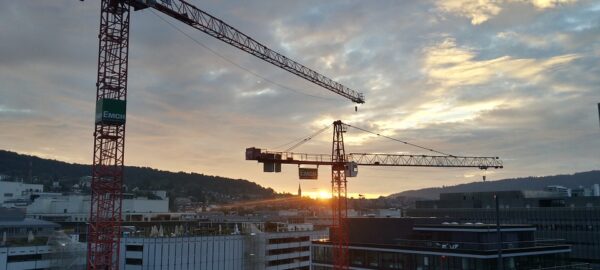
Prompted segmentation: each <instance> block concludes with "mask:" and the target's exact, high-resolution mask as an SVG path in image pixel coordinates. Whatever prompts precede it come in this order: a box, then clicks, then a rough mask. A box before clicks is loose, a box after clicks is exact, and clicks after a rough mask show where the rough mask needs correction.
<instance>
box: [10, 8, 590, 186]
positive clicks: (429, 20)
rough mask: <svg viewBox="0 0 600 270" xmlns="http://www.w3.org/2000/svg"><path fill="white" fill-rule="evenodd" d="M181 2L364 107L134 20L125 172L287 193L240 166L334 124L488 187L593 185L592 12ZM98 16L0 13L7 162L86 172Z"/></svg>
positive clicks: (386, 179) (438, 173)
mask: <svg viewBox="0 0 600 270" xmlns="http://www.w3.org/2000/svg"><path fill="white" fill-rule="evenodd" d="M189 2H191V3H192V4H195V5H197V6H198V7H199V8H200V9H203V10H204V11H206V12H208V13H210V14H212V15H214V16H216V17H218V18H221V19H222V20H224V21H225V22H227V23H229V24H230V25H232V26H234V27H236V28H237V29H239V30H240V31H242V32H244V33H246V34H247V35H249V36H251V37H253V38H254V39H256V40H257V41H259V42H261V43H263V44H265V45H267V46H268V47H270V48H272V49H274V50H275V51H278V52H280V53H282V54H284V55H286V56H288V57H290V58H292V59H294V60H296V61H298V62H300V63H302V64H304V65H306V66H308V67H311V68H313V69H315V70H317V71H319V72H320V73H322V74H324V75H326V76H329V77H331V78H333V79H334V80H336V81H338V82H340V83H342V84H344V85H346V86H348V87H350V88H352V89H355V90H358V91H360V92H363V93H364V95H365V99H366V103H365V104H362V105H360V106H358V111H357V112H355V110H354V109H355V108H354V104H352V103H351V102H349V101H348V100H345V99H344V98H342V97H339V96H337V95H335V94H333V93H331V92H328V91H327V90H324V89H322V88H319V87H318V86H316V85H314V84H311V83H310V82H307V81H305V80H303V79H301V78H298V77H296V76H294V75H292V74H289V73H287V72H285V71H283V70H280V69H278V68H276V67H274V66H271V65H270V64H268V63H265V62H262V61H261V60H259V59H256V58H254V57H253V56H250V55H248V54H246V53H244V52H242V51H239V50H238V49H236V48H233V47H230V46H229V45H227V44H225V43H222V42H220V41H218V40H216V39H214V38H212V37H210V36H207V35H205V34H204V33H201V32H199V31H197V30H194V29H192V28H190V27H188V26H187V25H184V24H182V23H179V22H176V21H174V20H172V19H168V18H167V17H166V16H165V15H162V14H160V13H159V12H153V11H152V10H150V9H146V10H142V11H137V12H134V13H133V14H132V17H131V41H130V58H129V80H128V103H127V106H128V107H127V136H126V150H125V162H126V165H135V166H147V167H153V168H158V169H163V170H170V171H185V172H198V173H204V174H209V175H219V176H226V177H232V178H243V179H248V180H251V181H254V182H256V183H258V184H261V185H263V186H268V187H272V188H274V189H275V190H276V191H279V192H293V193H295V192H296V190H297V188H298V183H299V180H298V179H297V173H298V172H297V168H296V167H295V166H284V168H283V172H282V173H278V174H274V173H263V172H262V166H261V164H258V163H256V162H251V161H245V160H244V150H245V148H247V147H252V146H255V147H260V148H267V149H271V150H284V148H285V147H284V148H283V149H282V148H276V147H277V146H281V145H284V144H286V143H289V142H290V141H293V140H295V139H300V138H304V137H306V136H308V135H310V134H312V133H314V132H315V131H317V130H319V129H321V128H323V127H325V126H327V125H330V124H331V123H332V122H333V121H334V120H337V119H340V120H342V121H344V122H346V123H349V124H352V125H354V126H358V127H361V128H365V129H368V130H372V131H374V132H377V133H381V134H384V135H387V136H390V137H394V138H398V139H402V140H406V141H409V142H411V143H415V144H419V145H424V146H427V147H430V148H433V149H436V150H439V151H442V152H446V153H451V154H454V155H477V156H499V157H501V159H502V160H503V161H504V164H505V168H504V169H502V170H489V171H487V172H486V174H487V177H488V179H489V180H498V179H504V178H511V177H521V176H543V175H553V174H564V173H574V172H579V171H587V170H594V169H600V151H599V149H600V127H599V120H598V109H597V105H596V104H597V103H599V102H600V76H599V74H600V65H599V64H600V1H577V0H464V1H457V0H443V1H442V0H440V1H435V0H424V1H421V0H420V1H383V0H380V1H379V0H378V1H309V0H306V1H281V0H263V1H253V0H252V1H248V0H247V1H216V0H207V1H200V0H190V1H189ZM99 12H100V11H99V1H90V0H88V1H85V2H79V1H73V0H53V1H0V149H5V150H11V151H16V152H19V153H25V154H33V155H38V156H41V157H45V158H53V159H58V160H62V161H67V162H76V163H88V164H89V163H91V158H92V144H93V140H92V139H93V134H92V133H93V121H94V110H95V90H96V89H95V83H96V69H97V51H98V40H97V35H98V21H99ZM159 17H160V18H159ZM161 18H163V19H165V20H167V21H169V22H171V23H172V24H174V25H175V26H176V27H177V28H178V29H179V30H183V31H184V32H185V33H186V34H187V35H189V36H191V37H192V38H193V39H194V40H195V41H194V40H192V39H190V38H189V37H188V36H186V35H183V34H182V33H180V32H179V30H178V29H176V28H173V27H172V26H171V25H169V24H168V23H166V22H165V21H163V20H161ZM198 43H200V44H202V45H204V46H200V45H199V44H198ZM206 48H209V49H210V50H208V49H206ZM240 67H242V68H240ZM257 75H258V76H257ZM330 140H331V130H329V131H327V132H326V133H325V134H324V135H320V136H318V137H315V138H314V139H312V140H310V141H309V142H308V143H306V144H305V145H303V146H301V147H299V148H298V149H295V151H298V152H307V153H324V154H327V153H330V152H331V149H330V147H331V141H330ZM345 142H346V151H347V152H359V153H362V152H366V153H415V154H431V153H428V152H426V151H423V150H420V149H418V148H414V147H407V146H406V145H403V144H400V143H398V142H394V141H390V140H386V139H383V138H381V137H377V136H373V135H369V134H366V133H363V132H360V131H356V130H349V131H348V133H346V134H345ZM319 174H320V179H319V180H317V181H303V182H302V183H301V184H302V187H303V191H304V192H305V193H311V192H312V193H319V192H322V191H323V190H328V189H329V187H330V179H329V175H330V173H329V169H328V168H326V167H321V168H320V170H319ZM482 174H483V172H481V171H479V170H473V169H455V168H453V169H443V168H407V167H391V168H380V167H365V166H363V167H360V168H359V176H358V177H356V178H351V179H349V184H348V192H349V193H350V196H356V195H357V194H359V193H360V194H365V195H367V196H370V197H373V196H379V195H387V194H392V193H395V192H400V191H404V190H410V189H418V188H425V187H439V186H447V185H454V184H459V183H467V182H473V181H481V177H482ZM599 180H600V179H599ZM125 181H127V180H125Z"/></svg>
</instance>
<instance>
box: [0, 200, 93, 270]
mask: <svg viewBox="0 0 600 270" xmlns="http://www.w3.org/2000/svg"><path fill="white" fill-rule="evenodd" d="M59 227H60V226H59V225H58V224H56V223H53V222H48V221H44V220H37V219H29V218H26V217H25V213H24V212H23V210H20V209H7V208H0V235H1V236H0V237H1V240H0V270H13V269H14V270H16V269H50V268H54V269H73V268H76V269H80V268H82V267H83V266H84V265H85V245H83V244H80V243H77V242H76V241H74V240H73V239H71V238H69V237H68V236H66V235H64V234H62V233H60V232H57V231H56V230H57V229H58V228H59ZM82 255H83V257H82ZM82 258H83V259H82Z"/></svg>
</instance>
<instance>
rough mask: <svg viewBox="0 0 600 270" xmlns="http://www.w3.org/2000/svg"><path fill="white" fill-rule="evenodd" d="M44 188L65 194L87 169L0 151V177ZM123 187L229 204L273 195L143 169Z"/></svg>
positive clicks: (131, 170) (247, 185) (236, 183)
mask: <svg viewBox="0 0 600 270" xmlns="http://www.w3.org/2000/svg"><path fill="white" fill-rule="evenodd" d="M30 164H31V176H32V177H31V178H32V182H34V183H41V184H44V185H45V187H46V188H49V187H50V186H51V185H52V182H53V181H59V182H60V184H61V186H62V190H63V191H66V190H68V188H70V187H71V186H72V185H73V184H76V183H78V182H79V179H80V178H81V177H83V176H89V175H90V174H91V170H92V169H91V166H90V165H83V164H71V163H66V162H62V161H57V160H50V159H42V158H39V157H35V156H28V155H21V154H18V153H15V152H9V151H4V150H0V174H2V175H6V176H8V178H9V179H12V180H18V179H23V180H24V181H25V182H28V180H29V168H30ZM125 185H127V187H128V188H129V189H130V190H131V189H133V188H134V187H139V188H140V189H143V190H167V191H168V192H169V195H170V196H171V197H176V196H192V197H194V198H195V200H197V201H209V202H229V201H234V200H239V199H257V198H272V197H274V196H275V195H277V194H276V193H275V192H274V191H273V189H271V188H264V187H262V186H260V185H258V184H256V183H253V182H250V181H247V180H243V179H230V178H225V177H218V176H210V175H204V174H198V173H184V172H177V173H176V172H168V171H161V170H156V169H152V168H145V167H132V166H126V167H125Z"/></svg>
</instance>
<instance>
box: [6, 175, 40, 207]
mask: <svg viewBox="0 0 600 270" xmlns="http://www.w3.org/2000/svg"><path fill="white" fill-rule="evenodd" d="M41 192H44V185H41V184H25V183H23V182H10V181H1V180H0V205H1V204H3V203H4V202H5V201H14V200H22V199H27V200H28V199H29V198H30V195H33V194H36V193H41Z"/></svg>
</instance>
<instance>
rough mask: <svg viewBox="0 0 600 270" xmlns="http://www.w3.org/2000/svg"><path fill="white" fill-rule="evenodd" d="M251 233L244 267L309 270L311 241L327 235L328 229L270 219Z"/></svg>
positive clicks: (250, 231) (248, 236)
mask: <svg viewBox="0 0 600 270" xmlns="http://www.w3.org/2000/svg"><path fill="white" fill-rule="evenodd" d="M257 229H258V230H257ZM248 232H249V233H247V245H248V246H247V250H248V252H247V255H248V257H247V258H248V260H247V261H246V268H244V269H251V270H254V269H256V270H258V269H267V270H285V269H297V270H301V269H306V270H308V269H310V245H311V241H313V240H318V239H322V238H325V237H327V231H318V230H314V229H313V225H312V224H290V223H269V222H267V223H264V224H263V226H260V227H255V229H251V230H248Z"/></svg>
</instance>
